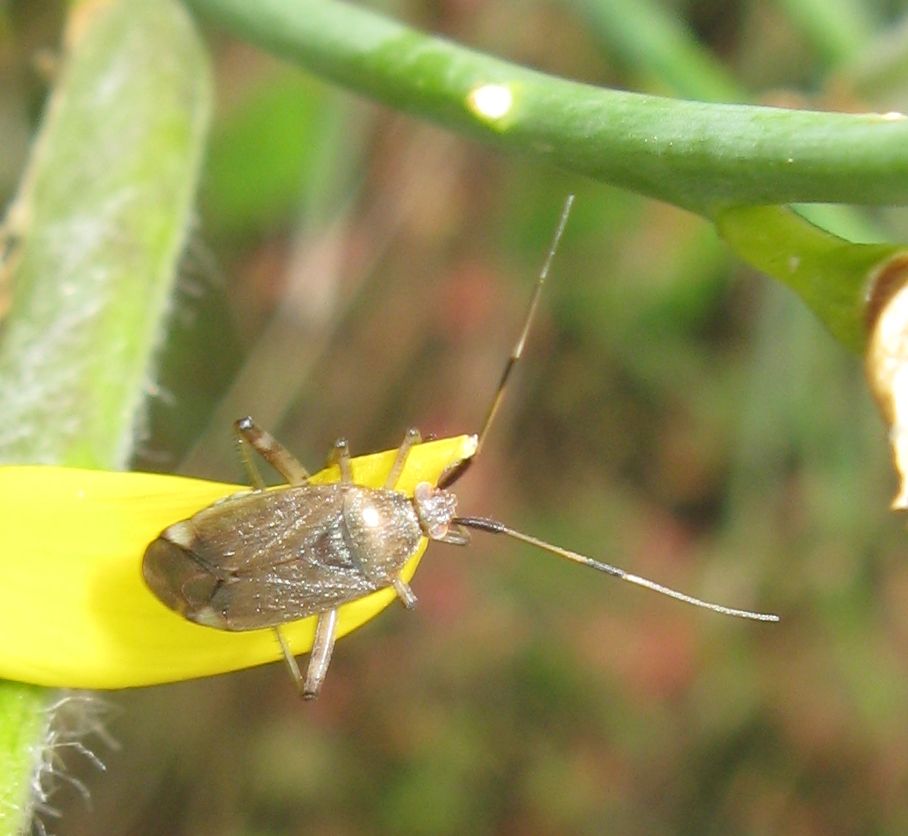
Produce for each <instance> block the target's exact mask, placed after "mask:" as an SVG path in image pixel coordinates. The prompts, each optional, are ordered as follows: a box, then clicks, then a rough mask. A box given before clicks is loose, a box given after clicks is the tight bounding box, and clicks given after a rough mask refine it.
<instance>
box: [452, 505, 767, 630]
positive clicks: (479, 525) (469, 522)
mask: <svg viewBox="0 0 908 836" xmlns="http://www.w3.org/2000/svg"><path fill="white" fill-rule="evenodd" d="M451 523H452V524H453V525H461V526H464V527H465V528H474V529H476V530H478V531H485V532H487V533H489V534H505V535H507V536H508V537H513V538H514V539H515V540H522V541H523V542H524V543H529V544H530V545H531V546H536V547H538V548H540V549H544V550H545V551H547V552H551V553H552V554H557V555H558V556H559V557H565V558H567V559H568V560H573V561H574V562H575V563H582V564H583V565H584V566H589V567H591V568H593V569H596V570H597V571H599V572H605V574H607V575H611V576H612V577H615V578H619V579H621V580H623V581H627V582H628V583H633V584H636V585H637V586H642V587H645V588H646V589H651V590H653V592H658V593H659V594H660V595H667V596H668V597H669V598H674V599H676V600H677V601H683V602H684V603H685V604H693V606H695V607H703V609H707V610H712V611H713V612H717V613H721V614H722V615H731V616H735V617H736V618H750V619H753V620H754V621H778V620H779V616H777V615H772V614H770V613H762V612H751V611H750V610H738V609H734V608H733V607H724V606H722V605H721V604H711V603H709V602H708V601H701V600H700V599H699V598H694V597H693V596H691V595H685V594H684V593H683V592H678V591H677V590H675V589H670V588H669V587H667V586H662V584H658V583H655V582H654V581H651V580H648V579H647V578H641V577H640V576H639V575H632V574H631V573H630V572H625V571H624V569H619V568H618V567H617V566H611V565H610V564H608V563H601V562H600V561H598V560H593V558H591V557H587V556H586V555H583V554H579V553H577V552H572V551H571V550H570V549H563V548H561V547H560V546H554V545H552V544H551V543H546V542H545V541H544V540H539V539H538V538H536V537H532V536H530V535H529V534H523V533H522V532H520V531H515V530H514V529H513V528H508V526H506V525H505V524H504V523H500V522H498V520H492V519H489V518H488V517H454V519H453V520H451Z"/></svg>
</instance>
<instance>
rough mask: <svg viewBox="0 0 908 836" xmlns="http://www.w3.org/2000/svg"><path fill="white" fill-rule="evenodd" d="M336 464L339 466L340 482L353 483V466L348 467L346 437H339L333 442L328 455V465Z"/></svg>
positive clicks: (348, 452)
mask: <svg viewBox="0 0 908 836" xmlns="http://www.w3.org/2000/svg"><path fill="white" fill-rule="evenodd" d="M335 464H336V465H337V466H338V467H339V468H340V476H341V478H340V480H341V482H343V483H345V484H347V485H351V484H353V468H351V467H350V445H349V444H348V443H347V439H346V438H339V439H338V440H337V441H335V442H334V448H333V449H332V450H331V455H329V456H328V467H331V466H332V465H335Z"/></svg>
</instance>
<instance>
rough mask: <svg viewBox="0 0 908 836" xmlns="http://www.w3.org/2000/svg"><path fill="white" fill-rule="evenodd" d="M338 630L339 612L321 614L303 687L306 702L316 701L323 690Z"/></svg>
mask: <svg viewBox="0 0 908 836" xmlns="http://www.w3.org/2000/svg"><path fill="white" fill-rule="evenodd" d="M336 628H337V610H328V611H327V612H323V613H319V616H318V623H317V624H316V626H315V642H314V643H313V645H312V654H311V655H310V656H309V667H308V668H307V670H306V682H305V684H304V685H303V699H305V700H314V699H315V698H316V697H317V696H318V693H319V691H321V690H322V683H323V682H324V681H325V674H326V673H328V665H329V664H331V653H332V651H333V650H334V633H335V630H336Z"/></svg>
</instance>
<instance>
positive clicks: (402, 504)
mask: <svg viewBox="0 0 908 836" xmlns="http://www.w3.org/2000/svg"><path fill="white" fill-rule="evenodd" d="M572 202H573V196H570V197H569V198H568V199H567V202H566V203H565V206H564V209H563V211H562V213H561V218H560V220H559V223H558V227H557V229H556V232H555V235H554V238H553V240H552V244H551V246H550V247H549V250H548V254H547V256H546V259H545V262H544V264H543V267H542V270H541V271H540V273H539V276H538V278H537V280H536V285H535V288H534V290H533V295H532V297H531V299H530V306H529V310H528V312H527V315H526V318H525V320H524V323H523V328H522V330H521V333H520V336H519V338H518V340H517V342H516V344H515V346H514V348H513V350H512V352H511V356H510V357H509V358H508V361H507V363H506V365H505V368H504V371H503V373H502V376H501V379H500V381H499V383H498V387H497V389H496V390H495V394H494V396H493V398H492V402H491V405H490V407H489V410H488V412H487V414H486V417H485V421H484V422H483V425H482V429H481V431H480V433H479V437H478V441H477V444H476V448H475V452H474V453H473V454H472V455H471V456H470V457H469V458H466V459H464V460H463V461H462V462H461V463H460V464H459V465H457V466H455V467H453V468H451V469H450V470H449V471H447V472H446V473H445V474H443V475H442V477H441V479H440V480H439V482H438V484H437V485H432V484H429V483H428V482H422V483H421V484H419V485H417V487H416V490H415V492H414V495H413V496H412V497H410V496H407V495H406V494H404V493H402V492H400V491H398V490H396V486H397V482H398V479H399V477H400V475H401V473H402V472H403V469H404V466H405V464H406V462H407V457H408V456H409V454H410V451H411V449H412V448H413V446H414V445H417V444H419V443H420V442H421V440H422V439H421V437H420V434H419V432H418V431H417V430H416V429H410V430H408V431H407V433H406V436H405V437H404V440H403V442H402V443H401V445H400V447H399V448H398V450H397V455H396V458H395V460H394V464H393V466H392V467H391V470H390V472H389V473H388V476H387V478H386V479H385V483H384V486H383V487H382V488H373V487H367V486H363V485H357V484H355V483H354V482H353V477H352V469H351V465H350V451H349V449H348V446H347V442H346V440H344V439H340V440H338V441H337V442H336V444H335V446H334V450H333V452H332V455H331V462H332V463H334V464H337V465H338V467H339V470H340V481H339V482H336V483H333V484H328V485H314V484H308V480H309V474H308V472H307V471H306V469H305V468H304V467H303V466H302V465H301V464H300V463H299V462H298V461H297V460H296V459H295V458H294V457H293V455H292V454H291V453H290V452H289V451H288V450H287V449H286V448H285V447H283V446H282V445H281V444H280V443H279V442H278V441H277V440H276V439H274V438H273V437H272V436H271V435H270V434H269V433H267V432H265V431H264V430H263V429H261V428H260V427H258V426H257V425H256V423H255V422H254V421H253V420H252V418H248V417H247V418H242V419H240V420H239V421H237V422H236V423H235V424H234V429H235V431H236V434H237V441H238V443H239V446H240V450H241V453H242V456H243V460H244V463H245V465H246V468H247V470H248V472H249V476H250V479H251V482H252V485H253V488H252V490H251V491H249V492H246V493H242V494H236V495H234V496H231V497H228V498H227V499H226V500H223V501H221V502H218V503H216V504H214V505H211V506H209V507H208V508H205V509H204V510H202V511H200V512H199V513H197V514H195V515H194V516H193V517H190V518H189V519H187V520H183V521H182V522H177V523H175V524H174V525H171V526H169V527H168V528H166V529H165V530H164V531H163V532H161V534H160V535H159V536H158V537H157V539H155V540H154V541H153V542H152V543H151V544H150V545H149V546H148V548H147V550H146V551H145V556H144V559H143V563H142V571H143V574H144V577H145V581H146V583H147V584H148V586H149V587H150V589H151V590H152V591H153V592H154V594H155V595H157V597H158V598H159V599H160V600H161V601H162V602H163V603H164V604H166V605H167V606H168V607H170V608H171V609H172V610H174V611H176V612H177V613H180V614H181V615H182V616H184V617H185V618H187V619H189V620H190V621H194V622H196V623H198V624H202V625H205V626H208V627H213V628H215V629H218V630H229V631H243V630H258V629H262V628H271V629H273V630H274V633H275V635H276V637H277V640H278V642H279V643H280V646H281V649H282V651H283V654H284V659H285V660H286V663H287V667H288V668H289V670H290V673H291V676H292V677H293V680H294V682H295V683H296V686H297V688H298V689H299V691H300V694H301V695H302V696H303V697H304V698H306V699H313V698H315V697H317V696H318V693H319V691H320V689H321V687H322V683H323V681H324V678H325V674H326V672H327V670H328V665H329V663H330V661H331V653H332V651H333V649H334V640H335V628H336V623H337V611H338V607H340V606H341V605H342V604H345V603H348V602H350V601H353V600H356V599H357V598H361V597H363V596H365V595H368V594H370V593H372V592H375V591H376V590H379V589H384V588H386V587H393V589H394V591H395V592H396V593H397V596H398V597H399V598H400V600H401V602H402V603H403V604H404V606H406V607H408V608H409V607H413V606H414V605H415V604H416V596H415V595H414V594H413V591H412V590H411V589H410V587H409V585H408V584H407V583H406V582H405V581H404V580H403V579H402V578H401V577H400V572H401V569H402V568H403V566H404V565H405V564H406V563H407V561H408V560H409V559H410V557H412V556H413V554H414V553H415V552H416V550H417V548H418V547H419V545H420V543H421V541H422V539H423V538H424V537H427V538H429V539H430V540H440V541H441V542H444V543H451V544H453V545H458V546H465V545H467V544H468V543H469V541H470V535H469V530H470V529H475V530H477V531H485V532H488V533H491V534H504V535H507V536H508V537H512V538H514V539H516V540H521V541H523V542H525V543H529V544H530V545H533V546H536V547H537V548H540V549H543V550H545V551H548V552H551V553H553V554H556V555H558V556H559V557H564V558H567V559H568V560H573V561H575V562H577V563H582V564H584V565H585V566H590V567H592V568H593V569H597V570H598V571H600V572H604V573H606V574H608V575H612V576H613V577H616V578H620V579H621V580H624V581H628V582H630V583H633V584H637V585H638V586H643V587H646V588H647V589H652V590H654V591H656V592H659V593H661V594H663V595H668V596H670V597H672V598H676V599H678V600H680V601H684V602H686V603H688V604H693V605H695V606H698V607H704V608H706V609H710V610H713V611H715V612H718V613H722V614H724V615H731V616H737V617H741V618H750V619H755V620H758V621H777V620H778V616H775V615H769V614H766V613H758V612H750V611H748V610H739V609H732V608H730V607H724V606H720V605H718V604H711V603H707V602H706V601H701V600H700V599H698V598H693V597H691V596H689V595H685V594H683V593H681V592H677V591H675V590H673V589H669V588H667V587H664V586H661V585H660V584H657V583H654V582H653V581H650V580H647V579H646V578H641V577H638V576H637V575H632V574H630V573H628V572H625V571H624V570H623V569H619V568H617V567H615V566H610V565H609V564H607V563H601V562H599V561H598V560H594V559H593V558H590V557H587V556H586V555H582V554H578V553H577V552H573V551H570V550H569V549H565V548H562V547H560V546H555V545H553V544H551V543H546V542H544V541H543V540H539V539H537V538H536V537H532V536H530V535H528V534H523V533H521V532H519V531H515V530H514V529H512V528H509V527H508V526H506V525H504V524H503V523H500V522H498V521H496V520H493V519H489V518H487V517H460V516H457V514H456V498H455V496H454V494H453V493H452V492H451V491H450V490H449V488H450V486H451V485H452V484H453V483H454V482H456V481H457V479H459V478H460V477H461V476H462V475H463V473H464V472H465V471H466V469H467V468H468V467H469V465H470V464H471V463H472V461H473V460H474V459H475V458H476V455H477V454H478V453H479V451H480V450H481V449H482V445H483V443H484V441H485V439H486V437H487V435H488V432H489V429H490V427H491V426H492V424H493V422H494V419H495V415H496V413H497V412H498V408H499V406H500V405H501V401H502V397H503V395H504V392H505V388H506V386H507V383H508V380H509V378H510V376H511V373H512V371H513V369H514V367H515V365H516V364H517V361H518V360H519V359H520V357H521V355H522V354H523V349H524V346H525V344H526V341H527V337H528V335H529V332H530V328H531V326H532V323H533V319H534V317H535V314H536V309H537V307H538V305H539V299H540V295H541V293H542V288H543V285H544V284H545V281H546V278H547V277H548V273H549V269H550V267H551V263H552V259H553V258H554V255H555V251H556V249H557V247H558V243H559V241H560V239H561V235H562V232H563V231H564V227H565V224H566V222H567V217H568V214H569V212H570V209H571V205H572ZM249 447H251V448H252V449H253V450H254V451H255V452H257V453H258V454H259V455H261V456H262V458H263V459H265V461H267V462H268V463H269V464H270V465H271V466H272V467H274V469H275V470H277V471H278V473H280V474H281V476H282V477H283V478H284V480H285V481H286V482H287V486H286V487H283V488H279V489H276V490H275V489H272V490H266V489H265V484H264V482H263V481H262V478H261V476H260V474H259V472H258V469H257V467H256V466H255V463H254V461H253V459H252V457H251V455H250V454H249V450H248V448H249ZM312 615H315V616H317V626H316V631H315V640H314V643H313V646H312V652H311V654H310V657H309V665H308V668H307V671H306V675H305V677H303V676H302V675H301V674H300V670H299V667H298V666H297V662H296V659H295V657H294V656H293V654H292V653H291V651H290V647H289V645H288V643H287V641H286V640H285V638H284V636H283V634H282V632H281V625H283V624H286V623H288V622H291V621H296V620H298V619H301V618H305V617H307V616H312Z"/></svg>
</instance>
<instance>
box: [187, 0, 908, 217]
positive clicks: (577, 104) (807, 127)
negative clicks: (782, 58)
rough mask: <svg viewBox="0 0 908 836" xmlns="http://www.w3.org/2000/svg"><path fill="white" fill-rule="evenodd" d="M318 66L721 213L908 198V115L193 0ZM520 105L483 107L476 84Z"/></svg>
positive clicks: (267, 3) (357, 11)
mask: <svg viewBox="0 0 908 836" xmlns="http://www.w3.org/2000/svg"><path fill="white" fill-rule="evenodd" d="M187 2H188V3H189V5H190V6H191V7H193V8H194V9H196V10H198V11H199V12H202V13H204V14H205V15H207V16H209V17H211V18H212V19H213V20H216V21H218V22H219V23H221V24H222V25H224V26H226V27H228V28H229V29H231V30H233V31H235V32H236V33H238V34H239V35H240V36H241V37H243V38H245V39H247V40H250V41H253V42H255V43H257V44H259V45H261V46H263V47H265V48H266V49H268V50H270V51H272V52H275V53H276V54H278V55H282V56H285V57H287V58H290V59H292V60H294V61H296V62H297V63H299V64H300V65H302V66H304V67H306V68H308V69H310V70H312V71H313V72H315V73H318V74H319V75H323V76H325V77H327V78H330V79H333V80H334V81H336V82H338V83H340V84H343V85H346V86H347V87H350V88H352V89H353V90H355V91H357V92H359V93H363V94H365V95H368V96H371V97H373V98H375V99H378V100H379V101H382V102H385V103H386V104H389V105H391V106H393V107H396V108H399V109H401V110H404V111H408V112H411V113H415V114H418V115H419V116H421V117H423V118H426V119H431V120H433V121H437V122H440V123H442V124H444V125H446V126H448V127H449V128H452V129H454V130H458V131H462V132H464V133H467V134H469V135H472V136H475V137H478V138H480V139H483V140H485V141H488V142H491V143H494V144H496V145H499V146H501V147H503V148H506V149H508V150H510V151H512V152H527V153H531V154H534V155H535V156H537V157H540V158H542V159H545V160H547V161H549V162H551V163H553V164H555V165H558V166H560V167H562V168H565V169H568V170H570V171H574V172H578V173H581V174H585V175H587V176H590V177H594V178H596V179H599V180H603V181H606V182H609V183H612V184H614V185H619V186H623V187H625V188H628V189H632V190H634V191H637V192H640V193H642V194H646V195H649V196H651V197H655V198H659V199H661V200H665V201H667V202H669V203H673V204H676V205H677V206H681V207H684V208H687V209H690V210H692V211H695V212H698V213H700V214H705V215H708V216H711V215H713V214H714V213H715V212H716V211H718V210H720V209H722V208H725V207H727V206H731V205H741V204H744V205H748V204H760V205H762V204H777V203H793V202H794V203H796V202H828V203H863V204H877V205H884V204H885V205H890V204H904V203H908V119H905V118H904V117H902V116H891V115H880V114H860V115H855V114H843V113H818V112H811V111H799V110H783V109H779V108H768V107H754V106H745V105H722V104H705V103H701V102H690V101H679V100H674V99H667V98H662V97H658V96H645V95H640V94H635V93H625V92H620V91H616V90H608V89H604V88H598V87H592V86H590V85H585V84H578V83H576V82H571V81H566V80H564V79H560V78H555V77H552V76H546V75H544V74H542V73H538V72H534V71H532V70H528V69H525V68H523V67H518V66H515V65H513V64H509V63H507V62H505V61H501V60H498V59H495V58H492V57H489V56H487V55H482V54H480V53H478V52H474V51H472V50H469V49H466V48H464V47H461V46H458V45H456V44H453V43H451V42H449V41H446V40H443V39H441V38H436V37H432V36H429V35H426V34H423V33H421V32H418V31H415V30H413V29H410V28H408V27H406V26H403V25H401V24H399V23H396V22H393V21H391V20H388V19H386V18H383V17H381V16H379V15H376V14H374V13H373V12H370V11H367V10H365V9H362V8H359V7H357V6H353V5H349V4H347V3H343V2H339V0H259V2H256V3H247V2H244V0H187ZM489 84H498V85H502V86H504V87H505V88H507V90H508V91H510V94H511V95H512V97H513V105H512V106H511V107H510V109H509V110H508V111H507V113H506V114H505V115H503V116H501V117H497V118H496V117H489V116H485V117H484V116H482V115H480V114H479V113H478V112H477V109H476V108H475V107H474V106H472V101H473V100H472V98H471V93H472V92H473V91H475V90H476V89H477V88H478V87H480V86H481V85H489Z"/></svg>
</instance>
